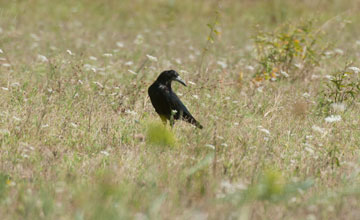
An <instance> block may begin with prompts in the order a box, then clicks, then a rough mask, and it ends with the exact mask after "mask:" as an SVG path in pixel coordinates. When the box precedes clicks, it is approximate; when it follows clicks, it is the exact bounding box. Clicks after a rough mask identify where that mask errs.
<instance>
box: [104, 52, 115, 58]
mask: <svg viewBox="0 0 360 220" xmlns="http://www.w3.org/2000/svg"><path fill="white" fill-rule="evenodd" d="M103 56H104V57H112V56H113V55H112V54H111V53H104V54H103Z"/></svg>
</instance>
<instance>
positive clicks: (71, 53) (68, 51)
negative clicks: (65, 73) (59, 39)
mask: <svg viewBox="0 0 360 220" xmlns="http://www.w3.org/2000/svg"><path fill="white" fill-rule="evenodd" d="M66 53H68V54H69V55H71V56H72V55H74V54H73V52H71V50H69V49H67V50H66Z"/></svg>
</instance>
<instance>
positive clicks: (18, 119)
mask: <svg viewBox="0 0 360 220" xmlns="http://www.w3.org/2000/svg"><path fill="white" fill-rule="evenodd" d="M13 119H14V120H15V121H21V118H18V117H16V116H13Z"/></svg>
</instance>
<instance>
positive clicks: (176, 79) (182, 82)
mask: <svg viewBox="0 0 360 220" xmlns="http://www.w3.org/2000/svg"><path fill="white" fill-rule="evenodd" d="M174 80H175V81H178V82H179V83H181V84H183V85H184V86H187V85H186V83H185V82H184V80H182V79H181V77H180V76H177V77H176V78H175V79H174Z"/></svg>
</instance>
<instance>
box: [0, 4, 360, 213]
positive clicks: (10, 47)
mask: <svg viewBox="0 0 360 220" xmlns="http://www.w3.org/2000/svg"><path fill="white" fill-rule="evenodd" d="M294 2H296V6H294V5H295V3H294ZM0 6H1V13H0V18H1V19H0V27H1V32H0V49H2V51H3V53H1V54H0V57H1V60H0V65H1V66H0V88H1V89H0V96H1V99H0V116H1V117H0V158H1V159H0V218H1V219H270V218H273V219H357V218H358V216H359V214H360V208H359V207H360V187H359V184H360V178H359V177H360V176H359V171H360V160H359V159H360V158H359V155H360V148H359V146H360V130H359V124H360V118H359V115H360V110H359V109H360V108H359V102H358V100H356V102H355V104H354V105H353V106H351V107H349V108H347V110H346V111H344V112H338V113H336V114H338V115H341V121H338V122H333V123H329V122H326V121H325V117H326V116H325V115H321V114H320V115H319V114H317V102H318V96H319V94H320V91H321V88H322V85H323V83H324V82H325V81H326V80H327V79H326V77H325V75H327V74H331V73H332V72H333V71H334V69H335V68H341V67H343V66H344V63H345V60H347V59H354V60H357V59H359V57H360V54H359V49H360V45H359V44H360V43H356V41H359V40H360V39H359V38H358V36H359V29H358V28H357V27H358V23H359V21H360V16H359V15H358V14H357V13H356V9H359V7H360V5H359V3H358V1H356V0H347V1H343V0H341V1H340V0H334V1H331V3H330V2H328V1H321V0H318V1H301V3H300V2H298V1H280V0H273V1H250V0H249V1H245V0H244V1H240V2H237V1H224V2H222V4H221V7H220V9H219V11H220V19H219V24H216V25H217V28H218V30H219V32H221V33H220V34H217V35H216V36H215V38H214V43H210V45H209V47H208V50H207V51H206V52H205V54H203V53H204V51H203V49H204V47H206V41H207V37H208V33H209V28H208V27H207V26H206V24H207V23H210V22H213V21H214V16H215V9H216V8H217V2H216V1H195V2H193V1H190V0H189V1H187V0H185V1H165V0H154V1H141V0H135V1H112V0H109V1H86V0H81V1H76V2H73V1H70V0H67V1H51V2H50V1H45V0H35V1H12V2H11V3H9V2H2V3H0ZM315 16H316V18H317V19H318V20H317V21H316V22H317V23H316V27H321V26H322V24H324V23H325V24H326V25H324V26H323V27H322V28H323V29H322V30H324V31H326V32H327V35H326V36H327V38H326V40H327V41H333V40H335V42H336V44H335V45H334V46H335V48H341V49H342V50H343V51H344V53H343V54H341V53H339V51H338V54H337V55H335V56H333V57H332V58H331V59H324V60H322V62H321V65H320V66H319V67H318V68H316V69H312V70H311V71H308V72H306V73H305V74H304V76H303V77H301V78H299V79H296V80H291V79H289V80H281V81H277V82H265V83H261V84H257V85H255V84H254V83H252V80H251V79H252V76H253V74H254V71H253V70H252V68H251V67H249V66H255V67H256V65H255V63H256V61H255V53H254V48H253V47H252V45H253V44H252V41H251V39H250V36H251V34H252V33H253V30H254V26H255V25H257V24H261V28H263V29H266V30H273V29H276V28H277V27H279V26H281V25H282V24H284V23H291V22H295V23H296V22H299V20H301V19H306V18H309V17H315ZM327 21H328V22H327ZM348 21H351V22H352V23H349V22H348ZM340 28H341V29H340ZM338 30H341V31H338ZM147 54H149V55H152V56H155V57H157V60H158V61H151V60H149V59H148V58H147V56H146V55H147ZM40 55H42V56H40ZM203 55H205V56H203ZM202 57H204V59H203V63H202V67H203V68H202V69H201V71H199V65H200V62H201V59H202ZM225 64H226V65H225ZM353 65H354V66H359V63H356V62H355V63H354V64H353ZM169 68H172V69H176V70H177V71H178V72H179V73H180V75H181V76H182V77H183V78H184V79H185V80H186V81H188V82H189V81H192V82H193V83H189V87H182V86H181V85H180V86H179V85H177V84H175V85H174V87H175V90H176V92H177V93H181V94H182V96H181V98H182V99H183V100H184V102H185V104H186V105H187V106H188V107H189V109H190V111H191V112H192V113H193V115H194V116H195V117H196V118H197V119H198V120H199V121H200V122H201V123H202V124H203V125H204V129H203V130H198V129H195V128H194V127H192V126H190V125H189V124H186V123H183V122H177V123H176V126H175V129H173V131H172V132H173V133H174V136H175V139H176V140H175V144H174V146H173V147H167V146H157V145H156V144H155V145H154V144H148V142H147V141H148V139H147V138H148V137H146V134H147V131H148V125H149V123H150V124H151V123H153V122H154V121H155V122H158V121H160V119H159V118H158V116H157V115H156V114H155V112H154V110H153V108H152V106H151V104H150V102H149V98H148V97H147V88H148V86H149V85H150V83H151V82H152V81H153V80H154V79H155V77H156V76H157V75H158V74H159V73H160V72H161V71H162V70H164V69H169ZM129 70H131V72H135V73H136V74H133V73H131V72H130V71H129ZM239 76H241V77H240V79H239ZM314 76H315V77H314ZM239 82H240V83H239ZM171 141H172V139H171Z"/></svg>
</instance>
